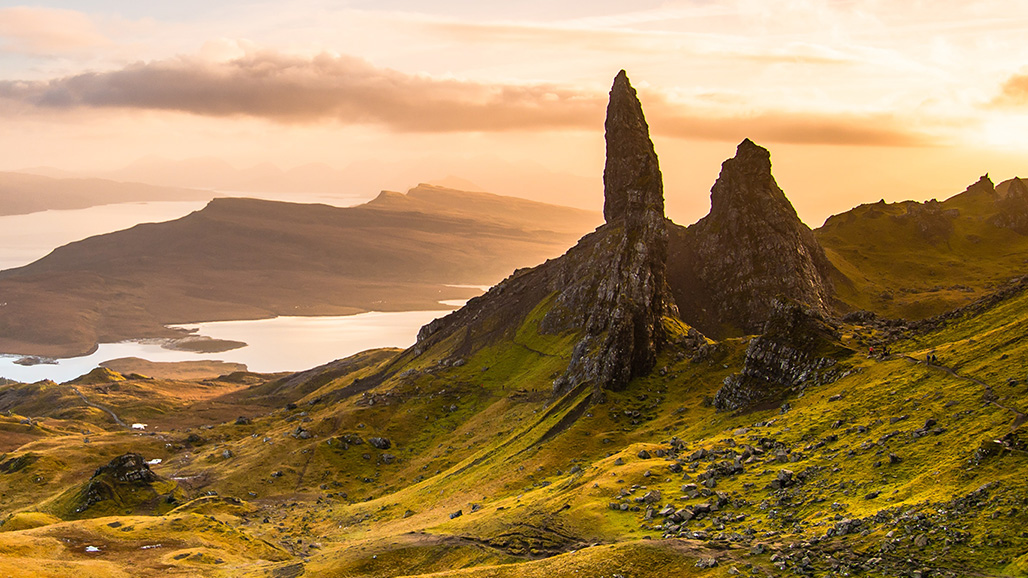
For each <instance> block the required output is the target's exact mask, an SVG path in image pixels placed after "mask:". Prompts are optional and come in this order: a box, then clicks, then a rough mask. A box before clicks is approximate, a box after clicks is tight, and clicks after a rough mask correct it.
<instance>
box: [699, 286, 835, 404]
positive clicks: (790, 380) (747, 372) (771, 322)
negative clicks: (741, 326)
mask: <svg viewBox="0 0 1028 578" xmlns="http://www.w3.org/2000/svg"><path fill="white" fill-rule="evenodd" d="M852 353H853V352H852V351H851V350H849V349H847V348H845V347H844V346H843V345H842V344H841V343H840V342H839V335H838V333H837V331H836V330H835V328H833V327H832V326H831V325H830V324H829V323H828V322H827V321H826V320H825V319H824V318H823V317H821V315H820V313H819V312H818V311H816V310H815V309H811V308H808V307H805V306H803V305H802V304H799V303H796V302H794V301H788V300H785V299H781V298H779V299H775V300H774V301H773V302H772V306H771V311H770V316H769V318H768V320H767V323H766V324H765V327H764V332H763V334H762V335H759V336H757V337H754V338H753V339H752V340H751V341H750V344H749V347H747V348H746V360H745V362H744V365H743V369H742V371H741V372H740V373H736V374H732V375H730V376H728V377H727V378H725V381H724V385H723V386H722V387H721V389H719V390H718V392H717V394H716V395H715V396H714V407H715V408H717V409H718V410H719V411H731V410H737V409H753V408H756V407H759V406H761V405H765V404H773V403H777V402H778V401H780V400H781V399H782V398H783V397H785V396H786V395H788V394H790V393H795V392H796V391H798V390H801V389H803V388H804V387H806V386H807V385H820V384H824V383H830V382H832V381H835V380H836V379H838V378H839V377H840V376H841V375H842V373H843V372H844V371H845V369H842V368H841V367H840V366H838V365H837V363H838V361H839V360H841V359H843V358H846V357H849V356H850V355H852Z"/></svg>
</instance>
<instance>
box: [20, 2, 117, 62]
mask: <svg viewBox="0 0 1028 578" xmlns="http://www.w3.org/2000/svg"><path fill="white" fill-rule="evenodd" d="M109 43H110V40H109V39H108V38H107V37H106V36H104V35H103V34H102V33H101V32H100V31H99V30H97V28H96V26H95V25H94V24H93V21H92V20H90V19H89V17H88V16H86V15H85V14H82V13H81V12H76V11H74V10H60V9H56V8H39V7H30V6H15V7H13V8H0V50H2V51H4V52H17V53H21V54H32V55H50V54H58V53H67V52H75V51H77V50H81V49H83V48H92V47H96V46H104V45H107V44H109Z"/></svg>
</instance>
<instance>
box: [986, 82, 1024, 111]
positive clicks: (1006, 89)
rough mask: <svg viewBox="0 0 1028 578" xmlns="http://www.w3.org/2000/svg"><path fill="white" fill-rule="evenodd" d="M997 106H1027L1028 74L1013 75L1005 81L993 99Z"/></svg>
mask: <svg viewBox="0 0 1028 578" xmlns="http://www.w3.org/2000/svg"><path fill="white" fill-rule="evenodd" d="M992 104H994V105H997V106H1026V105H1028V74H1015V75H1013V76H1011V77H1010V78H1008V79H1007V81H1006V82H1004V83H1003V86H1002V87H1001V88H1000V93H999V95H998V96H996V98H994V99H993V101H992Z"/></svg>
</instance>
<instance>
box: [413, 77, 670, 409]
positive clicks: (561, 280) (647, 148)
mask: <svg viewBox="0 0 1028 578" xmlns="http://www.w3.org/2000/svg"><path fill="white" fill-rule="evenodd" d="M605 128H606V141H607V163H606V167H605V169H604V199H605V200H604V217H605V218H606V224H604V225H603V226H601V227H600V228H599V229H597V230H596V231H595V232H593V233H591V234H589V235H586V236H585V237H583V238H582V239H581V240H580V241H579V242H578V244H577V245H576V246H575V247H573V248H572V249H570V250H569V251H568V252H567V253H566V254H565V255H564V256H562V257H560V258H559V259H556V260H552V261H547V262H546V263H544V264H542V265H540V266H538V267H535V268H533V269H529V270H519V271H515V273H514V274H513V275H512V276H511V277H509V278H508V279H506V280H504V281H503V282H502V283H500V284H499V285H497V286H496V287H494V288H493V289H492V290H490V291H489V292H488V293H487V294H486V295H483V296H482V297H479V298H476V299H472V300H471V301H470V302H468V304H467V305H466V306H465V307H464V308H463V309H461V310H460V311H458V312H456V313H454V314H451V315H449V316H447V317H445V318H443V319H439V320H436V321H434V322H432V323H430V324H428V325H426V326H425V327H423V328H422V330H421V332H420V333H419V334H418V343H417V345H416V346H415V351H417V352H419V353H420V352H423V351H425V350H427V349H428V348H429V347H431V346H432V345H434V344H436V343H439V342H440V341H442V340H444V339H446V338H448V337H450V336H451V335H454V334H456V333H458V332H461V331H463V335H462V336H461V342H460V344H459V345H458V346H457V347H455V349H454V354H453V355H454V356H463V355H467V354H468V353H470V352H471V351H473V350H474V349H477V348H478V347H481V346H482V345H484V344H485V343H488V342H491V341H492V340H493V339H495V338H497V337H499V336H501V335H507V336H511V335H513V332H514V331H516V329H517V328H518V327H519V326H520V324H521V322H522V321H523V320H524V319H525V317H526V316H527V314H528V313H529V312H530V311H531V310H532V309H534V308H535V307H536V306H537V305H539V304H540V303H541V302H542V301H544V300H546V299H551V298H552V300H553V301H552V305H551V306H550V308H549V310H548V311H547V313H546V315H545V316H544V317H543V319H542V320H541V322H540V323H539V329H540V331H541V332H543V333H551V334H559V333H565V332H581V333H583V337H582V339H581V340H580V341H579V342H578V344H577V345H576V346H575V348H574V350H573V353H572V358H571V361H570V363H569V365H568V368H567V371H566V372H565V373H564V375H563V376H561V377H560V378H558V379H557V381H556V382H555V389H556V391H557V392H558V393H560V392H563V391H566V390H567V389H570V388H572V387H574V386H576V385H579V384H581V383H585V382H591V383H593V384H594V386H596V387H597V388H612V389H617V388H621V387H623V386H624V385H625V384H627V383H628V381H629V380H630V379H631V378H633V377H635V376H638V375H641V374H643V373H645V372H647V371H649V370H650V369H652V367H653V364H654V363H655V360H656V354H657V351H658V350H659V349H660V347H661V345H662V344H663V342H664V339H665V336H664V330H663V325H662V324H661V318H662V317H663V316H664V315H667V314H672V315H673V314H676V309H675V306H674V302H673V299H672V297H671V294H670V291H669V289H668V287H667V283H666V281H665V262H666V260H667V230H666V224H665V218H664V196H663V184H662V181H661V175H660V168H659V165H658V161H657V155H656V154H655V153H654V150H653V144H652V143H651V142H650V138H649V128H648V125H647V124H646V119H645V117H644V116H643V112H642V107H641V105H640V103H639V100H638V98H637V96H636V93H635V90H634V89H633V88H632V86H631V84H630V83H629V81H628V77H627V75H626V74H625V72H624V71H621V72H620V73H619V74H618V75H617V77H616V78H615V79H614V84H613V87H612V88H611V91H610V104H609V106H608V108H607V120H606V123H605Z"/></svg>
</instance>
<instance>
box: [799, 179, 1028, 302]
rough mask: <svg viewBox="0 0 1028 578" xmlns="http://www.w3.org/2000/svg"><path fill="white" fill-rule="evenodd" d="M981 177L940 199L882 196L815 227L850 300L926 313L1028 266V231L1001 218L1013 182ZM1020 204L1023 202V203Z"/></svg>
mask: <svg viewBox="0 0 1028 578" xmlns="http://www.w3.org/2000/svg"><path fill="white" fill-rule="evenodd" d="M1013 182H1014V181H1013V180H1011V181H1005V182H1003V183H1000V185H998V186H997V187H996V188H995V189H993V187H992V183H991V182H989V181H987V179H983V181H980V182H979V183H976V184H975V185H973V186H971V187H969V188H968V190H967V191H965V192H963V193H961V194H959V195H956V196H954V197H951V198H950V199H947V200H945V201H943V202H935V201H929V202H927V203H918V202H915V201H904V202H901V203H885V202H878V203H872V204H866V205H860V206H859V207H856V208H854V209H852V210H850V211H848V212H846V213H842V214H840V215H835V216H833V217H831V218H829V219H828V220H827V221H826V222H825V224H824V226H823V227H821V228H820V229H818V230H817V231H816V234H817V238H818V241H819V242H820V243H821V244H822V246H823V247H824V248H825V252H826V253H827V255H828V258H829V260H831V262H832V264H833V265H835V266H836V268H838V271H839V272H840V273H841V274H840V275H838V276H837V277H836V278H835V279H834V281H835V287H836V290H837V292H838V297H839V299H840V300H841V301H843V302H844V303H845V304H846V306H847V307H849V308H852V309H865V310H870V311H874V312H876V313H878V314H880V315H883V316H886V317H893V318H896V317H899V318H906V319H921V318H925V317H930V316H932V315H937V314H939V313H942V312H944V311H948V310H950V309H953V308H955V307H958V306H961V305H964V304H967V303H969V302H971V301H973V300H975V299H976V298H978V297H981V296H982V295H984V294H986V293H989V292H990V291H992V290H994V289H995V288H997V287H998V286H1000V285H1001V284H1003V283H1004V282H1006V281H1008V280H1009V279H1011V278H1013V277H1017V276H1020V275H1023V274H1025V273H1028V264H1026V261H1025V255H1026V254H1028V235H1026V233H1028V231H1026V230H1021V231H1018V230H1016V229H1015V228H1010V227H1007V226H1001V225H1000V224H998V223H997V218H998V217H999V216H1000V215H1002V214H1004V213H1007V212H1010V211H1011V207H1010V206H1008V204H1007V203H1005V202H1004V201H1005V200H1007V199H1008V198H1009V197H1008V196H1007V195H1006V192H1007V190H1008V189H1009V188H1010V185H1011V183H1013ZM1018 209H1021V210H1023V209H1024V207H1018Z"/></svg>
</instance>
